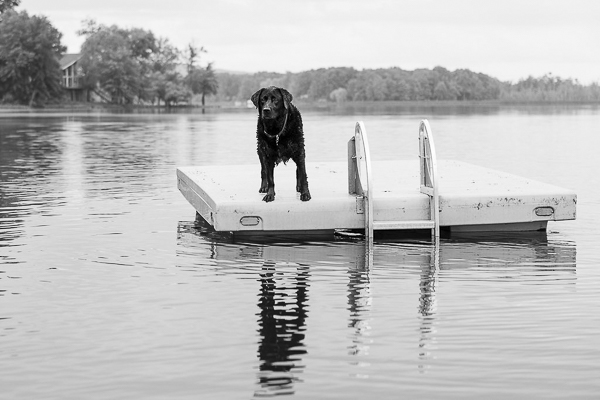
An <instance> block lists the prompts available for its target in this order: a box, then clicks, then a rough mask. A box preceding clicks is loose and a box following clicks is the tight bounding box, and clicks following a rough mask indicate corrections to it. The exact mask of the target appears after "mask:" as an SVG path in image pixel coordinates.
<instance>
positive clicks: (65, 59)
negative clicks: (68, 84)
mask: <svg viewBox="0 0 600 400" xmlns="http://www.w3.org/2000/svg"><path fill="white" fill-rule="evenodd" d="M80 58H81V54H65V55H63V56H62V58H61V59H60V69H66V68H69V67H70V66H71V65H73V64H75V63H76V62H77V61H79V59H80Z"/></svg>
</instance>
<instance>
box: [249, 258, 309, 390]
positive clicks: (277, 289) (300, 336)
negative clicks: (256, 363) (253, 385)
mask: <svg viewBox="0 0 600 400" xmlns="http://www.w3.org/2000/svg"><path fill="white" fill-rule="evenodd" d="M275 267H276V266H275V263H272V262H266V263H265V264H264V266H263V269H262V272H261V274H260V276H261V279H260V282H261V285H260V293H259V296H258V297H259V301H258V306H259V307H260V313H259V315H260V318H259V321H258V325H259V331H258V332H259V333H260V337H261V340H260V343H259V346H258V356H259V358H260V360H261V363H260V367H259V370H260V372H259V374H258V380H259V383H260V385H261V388H262V390H260V391H259V392H257V393H256V395H257V396H262V395H264V396H269V395H277V394H291V393H294V388H293V385H294V383H295V382H297V381H299V378H298V377H297V376H295V374H296V373H298V372H301V368H303V367H304V366H303V365H301V360H302V359H301V356H302V354H306V348H305V346H304V343H303V341H304V336H305V333H304V331H305V329H306V328H305V321H306V301H307V297H308V296H307V294H308V279H309V277H310V275H309V269H308V267H307V266H298V268H297V271H296V273H295V274H294V276H293V277H287V278H286V276H285V275H284V274H283V273H281V272H278V271H277V270H276V268H275Z"/></svg>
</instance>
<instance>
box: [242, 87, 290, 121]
mask: <svg viewBox="0 0 600 400" xmlns="http://www.w3.org/2000/svg"><path fill="white" fill-rule="evenodd" d="M292 99H293V97H292V94H291V93H290V92H288V91H287V90H285V89H282V88H278V87H275V86H269V87H267V88H262V89H260V90H259V91H257V92H256V93H254V94H253V95H252V97H251V98H250V100H252V103H253V104H254V106H255V107H256V108H258V115H260V116H261V117H262V118H263V119H276V118H278V117H280V116H282V115H284V114H285V112H286V111H287V109H288V108H289V106H290V103H291V102H292Z"/></svg>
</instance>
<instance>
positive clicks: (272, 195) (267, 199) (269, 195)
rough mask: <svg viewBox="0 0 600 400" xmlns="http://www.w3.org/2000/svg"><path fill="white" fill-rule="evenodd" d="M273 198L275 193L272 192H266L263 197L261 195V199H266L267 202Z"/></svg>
mask: <svg viewBox="0 0 600 400" xmlns="http://www.w3.org/2000/svg"><path fill="white" fill-rule="evenodd" d="M273 200H275V195H274V194H271V193H269V194H267V195H266V196H265V197H263V201H266V202H267V203H269V202H271V201H273Z"/></svg>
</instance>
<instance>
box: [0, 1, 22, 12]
mask: <svg viewBox="0 0 600 400" xmlns="http://www.w3.org/2000/svg"><path fill="white" fill-rule="evenodd" d="M19 3H21V0H0V14H4V13H5V12H6V11H8V10H12V9H13V8H15V7H17V6H18V5H19Z"/></svg>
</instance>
